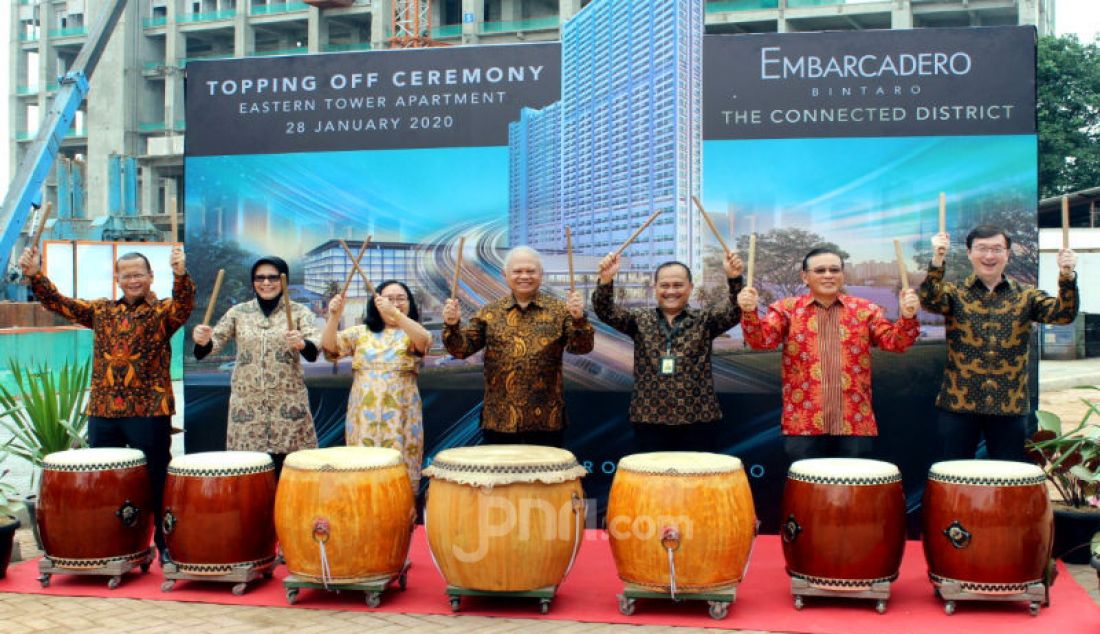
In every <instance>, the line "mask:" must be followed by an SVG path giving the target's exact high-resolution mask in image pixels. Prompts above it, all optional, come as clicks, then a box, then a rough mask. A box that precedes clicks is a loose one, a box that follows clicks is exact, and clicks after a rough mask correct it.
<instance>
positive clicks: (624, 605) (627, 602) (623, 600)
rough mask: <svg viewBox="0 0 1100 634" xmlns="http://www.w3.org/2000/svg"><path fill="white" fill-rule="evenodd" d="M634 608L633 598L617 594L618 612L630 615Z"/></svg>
mask: <svg viewBox="0 0 1100 634" xmlns="http://www.w3.org/2000/svg"><path fill="white" fill-rule="evenodd" d="M634 608H635V604H634V599H631V598H628V597H624V596H623V595H621V594H620V595H619V614H622V615H623V616H630V615H631V614H634Z"/></svg>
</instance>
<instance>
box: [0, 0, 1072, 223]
mask: <svg viewBox="0 0 1100 634" xmlns="http://www.w3.org/2000/svg"><path fill="white" fill-rule="evenodd" d="M2 4H3V7H4V8H3V9H0V10H7V11H10V15H11V32H10V34H9V35H10V38H9V39H10V47H11V55H10V61H9V65H8V68H7V71H8V72H7V78H8V80H7V99H8V104H9V125H10V130H11V138H10V139H9V145H8V152H9V163H10V165H11V166H12V170H13V171H14V169H15V166H16V165H18V162H19V160H20V159H21V158H22V157H23V155H24V154H25V153H26V151H27V148H28V147H29V146H30V141H31V140H33V138H34V135H35V133H36V132H37V128H38V124H39V122H40V121H41V120H42V119H43V118H44V117H45V114H46V110H47V108H48V106H49V103H50V100H51V98H52V97H53V95H54V94H55V93H56V90H57V77H58V76H59V75H62V74H64V73H65V72H66V71H67V70H69V66H70V65H71V63H72V62H73V60H74V59H75V57H76V55H77V53H78V52H79V50H80V47H81V46H82V45H83V44H84V43H85V41H86V40H87V36H88V31H89V28H90V26H91V25H92V24H93V22H94V20H95V19H96V18H97V15H98V13H99V11H101V10H102V8H103V7H104V5H105V0H10V2H6V3H2ZM589 4H591V3H590V2H588V1H587V0H434V1H433V2H432V8H431V15H432V28H431V35H432V37H433V38H435V39H437V40H439V41H441V42H444V43H448V44H452V45H461V44H495V43H515V42H521V41H528V42H530V41H545V40H556V39H558V38H559V36H560V35H561V33H562V30H563V27H562V25H563V24H566V23H568V21H569V20H570V18H572V17H573V16H574V15H577V14H578V12H580V11H581V10H582V8H586V7H587V5H589ZM596 4H597V6H595V7H592V8H598V5H599V4H604V3H603V2H602V0H601V2H598V3H596ZM611 4H612V5H614V6H615V7H617V9H616V11H617V13H614V14H613V15H611V16H610V17H609V18H607V19H606V21H605V22H603V24H605V25H606V26H607V28H609V29H610V30H611V33H628V34H629V33H636V32H637V31H638V30H639V29H643V28H645V29H650V28H652V27H651V26H649V25H645V24H633V23H631V22H630V21H629V17H624V16H629V15H636V16H641V15H643V14H642V13H634V14H627V13H623V11H625V8H626V7H627V6H628V5H641V6H640V8H639V9H638V10H639V11H644V10H645V6H644V5H647V4H655V3H649V2H642V1H641V0H639V1H638V2H633V3H628V2H612V3H611ZM685 4H688V3H685ZM690 4H691V5H692V6H695V5H697V4H703V8H702V10H703V12H704V17H705V22H706V32H707V33H742V32H775V31H780V32H783V31H812V30H824V29H868V28H920V27H947V26H997V25H1012V24H1030V25H1035V26H1036V27H1038V29H1039V33H1040V34H1050V33H1052V32H1053V23H1054V0H982V1H981V2H974V1H973V0H889V1H885V0H883V1H876V2H866V1H865V0H708V1H707V2H705V3H703V2H702V0H692V1H691V2H690ZM392 7H393V2H392V0H354V3H353V4H352V5H351V6H348V7H342V8H320V7H317V6H313V5H311V4H308V3H306V2H301V1H296V0H129V2H128V4H127V7H126V10H125V13H124V14H123V17H122V19H121V21H120V22H119V25H118V26H117V27H116V28H115V32H114V35H113V36H112V39H111V41H110V44H109V46H108V47H107V50H106V51H105V53H104V56H103V58H102V60H101V62H100V64H99V67H98V68H97V69H96V72H95V74H94V75H93V77H92V79H91V93H90V94H89V98H88V100H87V101H86V103H85V104H84V106H82V108H81V112H80V113H79V114H78V115H77V118H76V121H75V123H74V125H73V127H72V129H71V130H70V131H69V133H68V135H67V136H66V138H65V140H64V142H63V143H62V147H61V154H62V155H63V156H65V157H67V158H69V159H72V158H74V157H76V156H77V155H80V156H84V157H87V159H88V160H87V161H86V162H85V166H84V167H81V168H79V169H84V170H86V174H84V180H83V183H84V185H86V188H85V189H84V193H85V195H86V196H87V201H86V205H84V206H85V207H86V208H87V210H88V215H89V217H90V218H95V217H98V216H103V215H105V214H106V213H107V206H108V205H107V201H108V190H109V180H110V177H109V174H108V167H107V161H106V160H105V158H106V157H107V156H109V155H111V154H118V155H121V156H132V157H137V159H138V165H139V168H140V170H141V179H140V183H139V194H138V208H139V213H140V214H142V215H144V216H147V217H149V218H150V219H151V220H152V221H153V222H154V223H155V224H156V225H157V226H158V227H160V228H162V229H165V230H166V229H167V228H168V226H169V215H168V214H167V210H168V208H169V207H177V208H179V207H181V205H180V202H181V201H182V200H183V196H182V187H183V179H184V174H183V133H184V130H185V129H186V125H187V124H186V121H185V115H184V108H183V76H184V73H185V72H186V67H187V64H188V63H189V62H190V61H192V60H195V59H208V58H217V57H251V56H262V55H279V54H289V53H307V52H308V53H320V52H328V51H347V50H360V49H370V48H376V49H377V48H385V47H386V46H387V40H388V38H389V37H390V36H391V35H392V33H391V30H392V29H391V22H390V16H391V11H392ZM636 19H641V18H640V17H638V18H636ZM619 45H620V43H619V41H618V40H616V47H618V46H619ZM610 52H614V53H615V54H616V55H620V54H622V53H623V51H618V50H617V49H609V53H610ZM608 61H609V62H610V60H608ZM58 186H59V185H58V180H57V179H56V178H55V177H54V176H52V175H51V177H50V179H49V180H48V181H47V185H46V192H45V195H46V198H47V199H49V200H56V198H57V195H58V191H57V190H58ZM62 193H64V192H62Z"/></svg>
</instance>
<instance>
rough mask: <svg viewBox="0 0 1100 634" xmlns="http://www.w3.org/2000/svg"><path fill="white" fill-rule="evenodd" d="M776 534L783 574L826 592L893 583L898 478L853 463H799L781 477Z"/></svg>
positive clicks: (881, 466) (884, 466)
mask: <svg viewBox="0 0 1100 634" xmlns="http://www.w3.org/2000/svg"><path fill="white" fill-rule="evenodd" d="M780 521H781V527H780V528H781V530H780V535H781V537H782V539H783V557H784V558H785V559H786V561H787V573H788V574H789V575H790V576H791V577H792V578H796V579H803V580H805V581H806V582H808V583H810V584H812V585H814V586H818V587H822V588H825V589H829V590H841V591H843V590H851V591H861V590H867V589H868V588H870V586H871V585H873V584H875V583H879V582H884V581H886V582H889V581H893V580H895V579H897V577H898V568H899V567H900V566H901V556H902V552H903V551H904V549H905V493H904V492H903V490H902V486H901V472H900V471H899V470H898V468H897V467H896V466H894V465H892V464H890V463H888V462H880V461H878V460H862V459H858V458H817V459H812V460H799V461H798V462H795V463H794V464H792V465H791V467H790V470H789V471H788V473H787V484H786V487H785V489H784V491H783V505H782V515H781V519H780Z"/></svg>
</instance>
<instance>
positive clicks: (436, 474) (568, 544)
mask: <svg viewBox="0 0 1100 634" xmlns="http://www.w3.org/2000/svg"><path fill="white" fill-rule="evenodd" d="M586 473H587V471H585V469H584V467H582V466H580V465H579V464H577V459H576V458H575V457H574V456H573V454H572V453H570V452H568V451H566V450H564V449H556V448H553V447H541V446H537V445H492V446H485V447H459V448H456V449H447V450H445V451H441V452H440V453H439V454H437V455H436V457H435V460H433V461H432V464H431V466H430V467H428V468H426V469H424V475H427V476H430V477H431V478H432V481H431V485H430V486H429V488H428V502H427V507H426V509H425V521H424V525H425V527H426V529H427V533H428V546H429V548H431V551H432V557H433V558H434V559H435V563H436V565H437V566H438V567H439V571H440V573H441V574H442V575H443V578H444V579H445V580H446V581H447V583H448V584H450V585H451V586H455V587H458V588H465V589H470V590H481V591H489V592H523V591H528V590H537V589H542V588H550V587H556V586H558V585H559V584H560V583H561V582H562V580H563V579H564V578H565V575H566V574H567V573H568V572H569V568H570V567H571V566H572V563H573V559H574V558H575V557H576V553H577V550H578V549H579V548H580V544H581V538H582V532H583V530H584V491H583V490H582V489H581V484H580V479H581V477H583V476H584V475H585V474H586Z"/></svg>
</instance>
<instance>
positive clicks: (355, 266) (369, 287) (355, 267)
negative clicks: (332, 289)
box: [339, 236, 374, 295]
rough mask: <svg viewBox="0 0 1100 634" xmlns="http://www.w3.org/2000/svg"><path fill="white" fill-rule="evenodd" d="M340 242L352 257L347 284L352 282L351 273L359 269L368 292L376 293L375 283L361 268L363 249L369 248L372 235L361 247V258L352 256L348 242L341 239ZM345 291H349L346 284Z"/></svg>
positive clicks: (341, 246) (345, 251)
mask: <svg viewBox="0 0 1100 634" xmlns="http://www.w3.org/2000/svg"><path fill="white" fill-rule="evenodd" d="M339 242H340V248H342V249H343V250H344V253H346V254H347V256H348V257H349V258H351V271H348V280H347V284H350V283H351V274H352V273H353V272H355V271H358V272H359V277H361V278H362V279H363V286H364V287H365V288H366V289H367V293H369V294H371V295H374V285H373V284H371V283H370V280H369V279H367V274H366V273H364V272H363V269H361V268H359V260H360V259H362V257H363V251H365V250H366V248H367V247H366V245H367V244H369V243H370V236H368V237H367V242H364V243H363V245H364V246H363V248H361V249H359V258H355V257H354V256H352V254H351V249H349V248H348V243H347V242H344V241H343V240H340V241H339ZM344 291H345V292H346V291H347V286H346V285H345V286H344Z"/></svg>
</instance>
